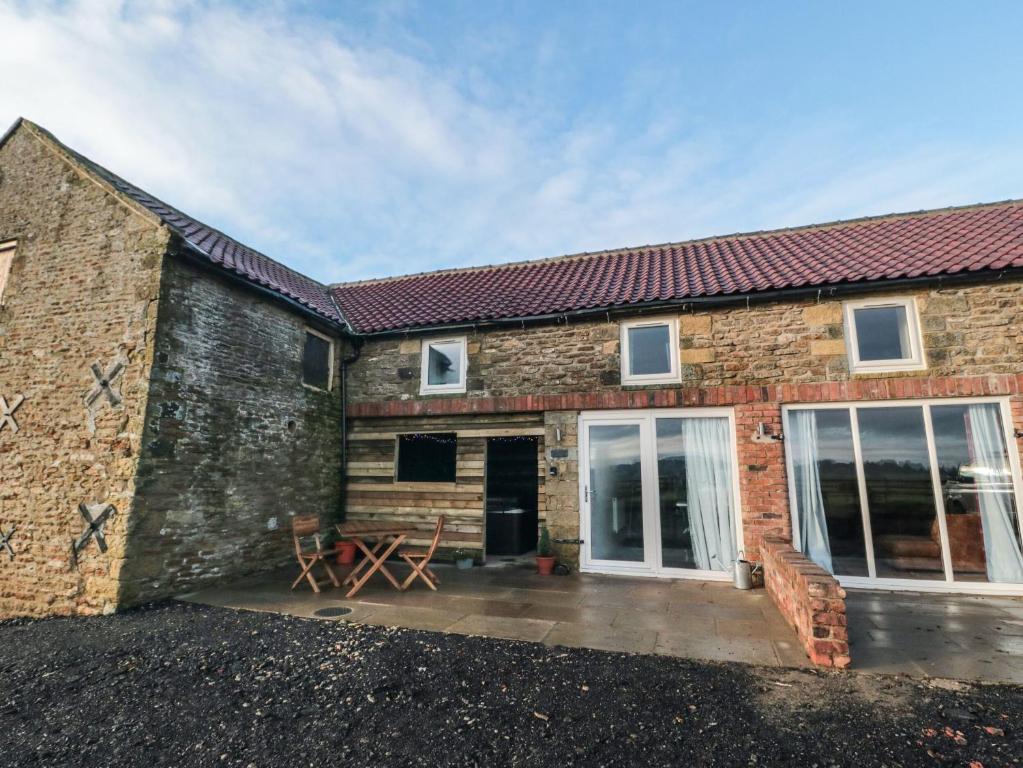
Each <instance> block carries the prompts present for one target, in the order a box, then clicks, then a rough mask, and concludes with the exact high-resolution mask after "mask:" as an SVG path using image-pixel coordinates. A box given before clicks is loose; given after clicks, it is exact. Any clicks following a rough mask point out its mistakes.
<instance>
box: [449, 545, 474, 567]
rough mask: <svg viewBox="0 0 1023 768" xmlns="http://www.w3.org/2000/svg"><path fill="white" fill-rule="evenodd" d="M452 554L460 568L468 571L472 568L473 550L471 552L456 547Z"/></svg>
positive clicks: (456, 565)
mask: <svg viewBox="0 0 1023 768" xmlns="http://www.w3.org/2000/svg"><path fill="white" fill-rule="evenodd" d="M451 556H452V558H454V561H455V567H456V568H457V569H458V570H460V571H467V570H469V569H470V568H472V562H473V558H472V552H469V551H467V550H464V549H456V550H455V551H454V552H453V553H452V555H451Z"/></svg>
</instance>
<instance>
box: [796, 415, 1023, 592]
mask: <svg viewBox="0 0 1023 768" xmlns="http://www.w3.org/2000/svg"><path fill="white" fill-rule="evenodd" d="M785 435H786V440H785V445H786V453H787V456H788V462H789V483H790V486H789V487H790V498H791V500H792V507H793V513H794V514H793V528H794V531H793V532H794V540H795V543H796V544H797V546H799V547H800V548H801V549H802V551H803V552H805V553H806V554H807V555H808V556H809V557H810V558H811V559H812V560H814V561H815V562H816V563H817V564H819V565H820V566H821V567H823V568H825V569H826V570H828V571H830V572H831V573H833V574H835V575H836V576H838V577H839V578H840V579H842V580H843V582H844V583H847V584H850V585H852V586H861V585H862V586H872V585H883V586H892V587H899V586H903V585H904V586H905V587H906V588H925V589H940V588H946V589H963V590H968V591H974V590H977V591H998V590H1004V591H1019V589H1020V587H1023V531H1021V526H1020V515H1019V510H1020V508H1021V504H1020V501H1021V499H1023V495H1021V488H1020V483H1019V467H1018V461H1017V456H1016V454H1015V451H1014V450H1010V447H1011V445H1012V444H1011V442H1010V436H1011V435H1012V422H1011V419H1010V418H1009V413H1008V409H1007V403H1006V402H1004V401H1002V400H996V399H985V398H970V399H965V398H964V399H948V400H933V401H901V402H862V403H851V404H841V405H837V404H836V405H826V404H819V405H805V406H804V405H800V406H789V407H788V408H787V409H786V428H785ZM964 583H969V587H963V586H960V585H963V584H964Z"/></svg>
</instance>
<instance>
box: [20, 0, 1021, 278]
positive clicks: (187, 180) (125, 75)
mask: <svg viewBox="0 0 1023 768" xmlns="http://www.w3.org/2000/svg"><path fill="white" fill-rule="evenodd" d="M398 11H400V8H399V9H398V10H395V8H394V7H390V6H388V7H387V8H385V9H383V10H382V11H381V13H382V14H384V15H389V14H395V13H398ZM0 29H2V30H3V31H4V45H3V46H0V72H3V73H5V75H4V76H3V77H2V78H0V122H4V123H9V122H12V121H13V120H14V118H15V117H16V116H17V115H24V116H26V117H28V118H30V119H33V120H35V121H37V122H39V123H40V124H42V125H43V126H44V127H46V128H48V129H50V130H51V131H53V132H54V133H55V134H56V135H57V136H58V137H59V138H60V139H62V140H63V141H65V142H66V143H68V144H69V145H70V146H72V147H74V148H75V149H78V150H79V151H81V152H83V153H84V154H86V155H88V156H90V157H92V158H93V159H95V160H96V161H98V162H100V163H102V164H104V165H106V166H107V167H109V168H110V169H111V170H113V171H115V172H117V173H119V174H121V175H123V176H125V177H126V178H128V179H130V180H131V181H133V182H135V183H137V184H139V185H140V186H142V187H143V188H145V189H148V190H149V191H151V192H153V193H154V194H157V195H158V196H160V197H162V198H164V199H166V200H167V201H168V202H170V203H172V204H174V205H177V206H179V207H181V208H182V209H183V210H186V211H188V212H189V213H192V214H193V215H196V216H198V217H199V218H202V219H204V220H205V221H207V223H209V224H211V225H213V226H217V227H219V228H221V229H224V230H225V231H227V232H229V233H231V234H232V235H235V236H236V237H238V238H239V239H241V240H243V241H245V242H247V243H249V244H251V245H253V246H255V247H257V248H261V249H263V250H265V251H266V252H268V253H269V254H270V255H272V256H274V257H275V258H278V259H280V260H282V261H285V262H286V263H289V264H291V265H293V266H296V267H297V268H299V269H302V270H303V271H305V272H308V273H309V274H311V275H313V276H315V277H318V278H320V279H325V280H337V279H354V278H360V277H367V276H376V275H381V274H393V273H400V272H410V271H420V270H424V269H430V268H434V267H437V266H456V265H460V264H465V263H492V262H496V261H505V260H513V259H520V258H533V257H543V256H551V255H555V254H557V253H562V252H574V251H579V250H584V249H602V248H609V247H617V246H621V245H627V244H642V243H648V242H663V241H666V240H678V239H683V238H686V237H692V236H701V235H708V234H717V233H721V232H730V231H735V230H738V229H747V228H762V227H771V226H783V225H790V224H799V223H807V222H809V221H815V220H822V219H833V218H836V217H838V216H850V215H862V214H868V213H884V212H888V211H890V210H899V209H905V208H920V207H924V206H937V205H946V204H951V203H965V202H971V201H974V200H979V199H985V198H988V199H990V198H992V197H999V196H1001V197H1007V196H1010V195H1011V194H1012V192H1013V190H1012V189H1011V188H1008V186H1007V185H1008V184H1010V183H1011V181H1012V180H1013V179H1018V178H1020V171H1021V170H1023V161H1021V160H1020V157H1019V154H1018V153H1017V154H1016V155H1012V156H1007V154H1006V153H1005V152H1002V151H999V149H998V148H995V147H990V148H986V149H985V151H984V152H982V153H977V152H972V151H970V149H969V148H968V147H961V146H943V145H937V144H922V145H919V146H915V147H914V148H911V149H910V150H905V149H895V150H888V151H886V152H874V151H872V149H871V148H870V147H864V146H861V145H859V144H858V143H857V141H856V140H855V135H856V126H848V125H843V124H835V123H833V122H830V121H828V120H827V119H825V118H824V117H822V116H815V115H812V114H810V115H802V116H800V123H799V125H800V128H799V130H798V131H797V130H792V129H790V127H789V126H777V128H776V130H774V131H773V132H772V133H771V134H769V135H766V136H761V137H757V138H756V139H750V138H749V137H744V133H743V131H742V130H741V126H738V127H736V130H735V131H733V132H732V133H731V134H730V135H728V136H721V135H714V134H712V133H711V132H710V130H709V129H707V128H704V129H703V130H700V126H699V124H694V123H693V121H692V120H687V119H686V116H685V115H679V114H676V113H675V112H674V111H673V110H672V109H671V108H670V105H665V106H663V107H660V108H658V107H654V108H651V113H650V114H649V115H645V116H644V118H645V121H646V124H647V125H648V126H649V128H648V129H646V130H645V131H642V132H640V133H639V134H637V135H632V134H631V133H630V130H632V129H631V128H629V127H628V125H631V123H628V124H626V123H619V122H616V121H615V120H614V117H615V112H614V110H613V108H610V107H609V109H608V110H607V111H606V112H604V113H600V114H579V115H576V116H575V117H574V119H570V120H567V121H566V120H564V116H561V118H562V122H559V123H558V127H556V128H555V127H552V125H549V124H548V123H547V122H546V121H545V120H544V118H543V117H542V116H541V115H540V114H538V112H537V111H536V109H535V106H536V105H535V102H534V100H533V99H532V98H523V97H521V96H520V95H518V94H515V95H509V98H507V99H506V101H505V102H504V103H505V104H507V106H500V105H501V104H502V102H501V101H500V100H499V98H497V97H496V96H497V94H498V90H497V88H496V86H495V84H494V83H491V82H488V81H487V78H486V74H485V73H484V72H481V71H480V70H479V69H478V68H476V67H472V68H467V70H466V71H465V72H461V73H460V72H452V71H450V70H440V69H438V68H437V67H436V66H431V64H429V63H428V62H429V61H430V57H429V56H428V55H426V52H427V51H428V45H427V43H426V42H425V41H422V40H415V39H414V38H411V37H410V36H396V37H395V38H394V39H395V40H400V41H401V43H400V45H401V50H396V49H394V48H388V47H383V46H382V45H381V44H379V43H377V44H374V45H370V44H368V43H365V42H359V41H360V38H359V37H358V36H357V30H351V29H347V28H344V27H341V26H338V25H337V24H336V23H332V22H314V21H313V20H311V19H310V18H308V17H304V16H297V15H293V14H290V13H289V11H288V9H287V6H286V5H285V4H273V5H269V6H267V7H265V8H262V9H258V10H248V11H246V12H244V13H242V12H240V11H239V10H237V9H234V8H232V7H230V6H227V5H220V4H207V3H198V2H196V3H178V2H169V1H168V2H158V3H152V2H151V3H139V4H136V3H122V2H114V1H113V0H107V1H105V2H99V1H96V2H85V1H84V0H82V1H80V2H72V3H70V4H63V3H61V4H57V3H31V4H21V3H13V2H10V0H0ZM353 41H354V42H353ZM486 44H487V45H491V46H500V45H501V41H500V40H499V39H495V40H488V41H486ZM537 45H538V51H537V57H538V59H540V58H542V50H540V49H541V48H542V42H538V43H537ZM495 105H499V106H495ZM527 105H529V106H527ZM548 109H549V110H553V106H550V105H549V107H548ZM566 125H567V127H565V126H566Z"/></svg>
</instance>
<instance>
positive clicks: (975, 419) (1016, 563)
mask: <svg viewBox="0 0 1023 768" xmlns="http://www.w3.org/2000/svg"><path fill="white" fill-rule="evenodd" d="M968 410H969V413H968V416H969V420H970V423H969V429H968V430H967V434H968V435H969V438H970V453H971V455H972V458H973V461H974V463H975V465H976V466H977V467H978V468H979V469H981V470H984V469H990V470H995V472H992V473H991V474H990V475H988V474H982V473H977V475H975V477H976V483H977V494H978V496H979V498H980V519H981V524H982V525H983V527H984V554H985V557H986V558H987V577H988V580H989V581H994V582H1008V583H1012V584H1019V583H1023V555H1021V554H1020V546H1019V538H1018V537H1017V534H1016V526H1015V525H1014V517H1015V515H1014V514H1013V509H1012V491H1011V490H1009V489H1007V488H1006V487H1005V486H1004V485H1002V483H1004V482H1005V480H1004V479H1003V480H1002V481H999V480H997V479H996V478H997V477H998V471H1000V470H1003V469H1004V468H1005V467H1006V457H1005V445H1004V443H1003V442H1002V432H1001V430H1000V429H999V427H998V407H997V406H992V405H990V404H986V405H985V404H979V405H971V406H970V407H969V409H968ZM1005 477H1006V478H1007V476H1005ZM1008 488H1011V483H1010V485H1009V486H1008Z"/></svg>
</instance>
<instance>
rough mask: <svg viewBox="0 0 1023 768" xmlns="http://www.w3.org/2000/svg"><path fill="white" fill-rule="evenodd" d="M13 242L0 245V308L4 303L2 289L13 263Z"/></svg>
mask: <svg viewBox="0 0 1023 768" xmlns="http://www.w3.org/2000/svg"><path fill="white" fill-rule="evenodd" d="M15 245H17V243H15V242H14V241H13V240H11V241H8V242H6V243H0V306H3V303H4V289H5V288H6V287H7V276H8V275H9V274H10V273H11V265H12V264H13V263H14V246H15Z"/></svg>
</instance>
